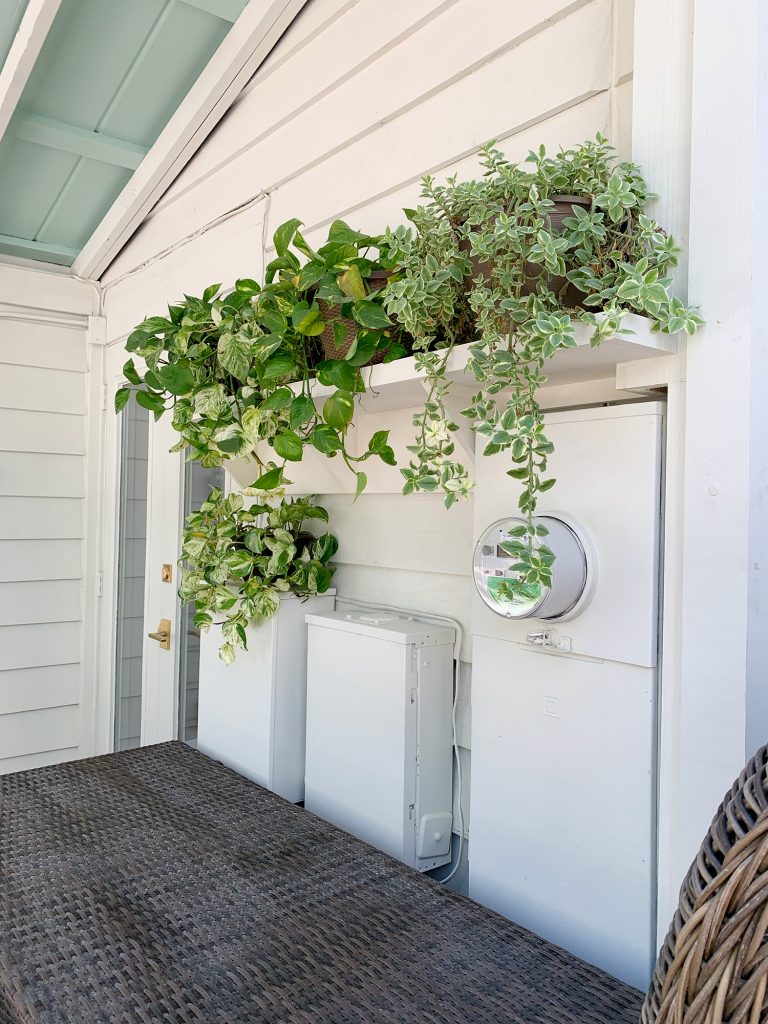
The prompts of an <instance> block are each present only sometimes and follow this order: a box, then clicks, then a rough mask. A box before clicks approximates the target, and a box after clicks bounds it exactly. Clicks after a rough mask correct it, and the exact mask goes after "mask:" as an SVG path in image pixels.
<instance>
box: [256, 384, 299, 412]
mask: <svg viewBox="0 0 768 1024" xmlns="http://www.w3.org/2000/svg"><path fill="white" fill-rule="evenodd" d="M292 401H293V392H292V391H291V389H290V388H287V387H283V388H277V390H276V391H273V392H272V394H270V395H267V397H266V398H265V399H264V401H263V402H262V403H261V408H262V409H267V410H271V411H273V412H279V411H280V410H281V409H284V408H285V407H286V405H290V403H291V402H292Z"/></svg>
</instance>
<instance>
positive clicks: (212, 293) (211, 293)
mask: <svg viewBox="0 0 768 1024" xmlns="http://www.w3.org/2000/svg"><path fill="white" fill-rule="evenodd" d="M220 289H221V285H220V284H210V285H208V287H207V288H206V289H205V291H204V292H203V302H211V301H212V299H214V298H216V296H217V295H218V294H219V290H220Z"/></svg>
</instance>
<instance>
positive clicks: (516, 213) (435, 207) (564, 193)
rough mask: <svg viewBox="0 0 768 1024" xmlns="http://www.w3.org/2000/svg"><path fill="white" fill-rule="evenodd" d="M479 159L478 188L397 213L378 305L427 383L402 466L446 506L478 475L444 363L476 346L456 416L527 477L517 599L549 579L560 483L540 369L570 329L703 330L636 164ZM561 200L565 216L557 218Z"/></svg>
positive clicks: (601, 144) (597, 144) (441, 191)
mask: <svg viewBox="0 0 768 1024" xmlns="http://www.w3.org/2000/svg"><path fill="white" fill-rule="evenodd" d="M482 164H483V167H484V171H485V173H484V176H483V178H482V180H479V181H465V182H461V181H458V180H457V179H456V178H451V179H449V180H448V182H447V183H446V184H444V185H439V184H437V183H435V182H434V181H433V179H432V178H429V177H428V178H425V179H424V182H423V191H422V195H423V197H424V198H425V200H426V202H425V204H424V205H423V206H420V207H419V208H418V209H417V210H407V211H406V215H407V216H408V218H409V219H410V221H411V223H412V227H408V228H406V227H404V226H400V227H397V228H395V229H392V230H389V231H388V232H387V233H386V236H385V245H386V246H388V247H389V259H390V260H391V261H392V263H393V264H395V265H397V266H398V268H399V273H398V276H397V278H396V279H393V280H392V281H391V282H390V284H389V286H388V288H387V293H386V295H385V307H386V309H387V311H388V312H389V313H390V315H391V316H393V317H394V318H396V319H397V320H398V321H399V322H400V323H401V324H402V325H403V327H404V328H405V330H406V331H408V332H409V333H410V334H411V335H412V336H413V339H414V343H413V344H414V349H415V351H416V352H417V355H416V360H417V364H418V365H419V366H420V367H421V368H422V369H423V370H424V372H425V374H426V377H427V383H428V398H427V401H426V403H425V406H424V408H423V409H422V410H419V412H418V413H417V414H416V415H415V417H414V425H415V427H416V431H417V435H416V441H415V444H414V445H413V446H412V447H411V453H412V459H411V462H410V465H409V466H408V467H407V468H405V469H403V470H402V473H403V475H404V477H405V491H406V493H407V492H410V491H436V490H442V491H443V492H444V494H445V502H446V505H447V506H449V507H450V505H451V504H453V502H455V501H456V500H457V499H458V498H460V497H464V496H466V495H467V494H469V493H470V490H471V487H472V481H471V478H470V474H469V472H468V470H467V469H466V468H465V467H464V466H463V465H462V464H461V462H459V461H458V460H457V458H456V450H455V446H454V442H453V435H454V433H455V431H456V430H457V429H458V425H457V422H456V418H457V414H455V413H453V412H452V403H451V402H450V401H449V395H450V380H449V378H448V376H447V369H448V363H449V360H450V358H451V353H452V350H453V349H454V347H455V346H456V344H458V343H459V342H463V341H469V342H471V347H470V350H469V361H468V370H469V372H470V373H471V375H472V376H473V377H474V379H475V381H476V382H477V385H478V390H477V392H476V393H475V395H474V396H473V398H472V400H471V402H470V403H469V405H468V406H467V408H466V409H464V410H463V411H462V413H461V415H463V416H464V417H466V418H467V419H468V420H469V421H470V422H471V425H472V427H473V429H474V430H475V431H476V433H477V434H478V435H479V438H480V440H481V442H482V445H483V449H484V452H485V454H486V455H493V454H495V453H497V452H507V453H509V456H510V457H511V460H512V463H513V466H512V468H511V469H510V470H509V475H510V476H511V477H513V478H515V479H517V480H519V481H520V483H521V491H520V497H519V505H520V509H521V510H522V512H523V513H524V514H525V517H526V523H527V525H526V527H525V529H524V530H522V531H521V535H520V537H519V538H516V539H515V541H514V551H511V552H510V554H513V555H514V557H515V558H516V564H515V567H514V568H515V571H516V577H515V580H514V585H515V586H517V587H518V588H520V592H521V593H523V590H524V588H525V587H529V586H549V585H550V584H551V580H552V564H553V558H552V556H551V552H550V551H549V550H548V549H547V548H546V545H544V544H543V543H542V540H541V528H539V532H538V533H537V529H536V523H535V513H536V508H537V502H538V499H539V496H540V495H541V494H542V493H544V492H545V491H547V490H549V489H550V488H551V487H552V486H553V485H554V483H555V481H554V480H553V479H552V478H551V477H549V476H548V475H547V461H548V458H549V456H550V455H551V453H552V450H553V446H552V444H551V442H550V441H549V440H548V439H547V437H546V435H545V428H544V421H543V416H542V412H541V408H540V406H539V403H538V400H537V393H538V390H539V388H540V387H541V386H542V385H543V384H544V383H545V382H546V379H547V377H546V373H545V370H544V367H545V364H546V362H547V361H548V360H549V359H551V358H552V356H554V355H555V353H556V352H557V351H558V350H559V349H563V348H570V347H573V346H575V345H576V343H577V341H576V327H577V325H579V324H583V325H586V327H587V328H588V330H589V333H590V340H591V344H592V345H593V346H596V345H599V344H600V343H601V342H602V341H603V339H604V338H606V337H609V336H610V335H613V334H616V333H621V332H622V331H623V330H624V328H623V327H622V321H623V320H624V318H625V316H626V315H627V314H628V313H639V314H642V315H643V316H646V317H648V318H649V319H650V320H651V321H652V326H653V329H654V330H659V331H664V332H667V333H676V332H678V331H685V332H687V333H688V334H693V333H694V331H695V330H696V329H697V327H698V326H699V325H700V324H701V323H702V322H703V321H702V320H701V318H700V317H699V315H698V313H697V312H696V311H695V310H693V309H689V308H687V307H686V306H685V305H684V304H683V303H682V302H681V301H680V300H679V299H678V298H676V297H675V296H674V295H673V294H672V292H671V279H670V277H669V270H670V268H672V267H674V266H675V263H676V262H677V254H678V248H677V246H676V245H675V242H674V240H673V239H672V238H671V237H670V236H669V235H668V234H667V233H666V232H665V231H664V230H663V229H662V228H661V227H659V225H658V224H657V223H656V222H655V221H654V220H652V219H651V218H650V217H649V216H648V215H647V213H646V212H645V209H646V204H647V202H648V200H649V199H651V198H653V197H652V196H650V195H649V193H648V189H647V187H646V185H645V182H644V181H643V179H642V177H641V176H640V174H639V172H638V168H637V167H636V166H635V165H634V164H631V163H618V162H617V160H616V159H615V157H614V154H613V150H612V148H611V147H610V146H609V145H608V143H607V141H606V140H605V139H604V138H602V137H601V136H599V135H598V136H597V138H596V140H595V141H591V142H587V143H585V144H584V145H582V146H578V147H576V148H575V149H570V150H566V151H561V152H560V153H558V154H557V155H556V156H553V157H550V156H548V155H547V153H546V151H545V149H544V147H542V148H541V149H539V150H538V151H537V152H535V153H531V154H530V155H529V157H528V161H527V164H528V166H519V165H516V164H512V163H510V162H509V161H507V160H506V159H505V158H504V156H503V155H502V154H501V153H500V152H499V151H498V150H497V149H495V148H494V146H493V144H489V145H488V146H486V147H484V149H483V151H482ZM557 197H563V198H562V199H561V204H562V207H564V208H565V209H566V210H567V211H568V213H569V214H570V215H569V216H564V217H563V216H562V214H561V215H560V219H557V218H553V216H552V214H553V210H555V201H554V200H555V198H557ZM570 200H573V202H571V201H570Z"/></svg>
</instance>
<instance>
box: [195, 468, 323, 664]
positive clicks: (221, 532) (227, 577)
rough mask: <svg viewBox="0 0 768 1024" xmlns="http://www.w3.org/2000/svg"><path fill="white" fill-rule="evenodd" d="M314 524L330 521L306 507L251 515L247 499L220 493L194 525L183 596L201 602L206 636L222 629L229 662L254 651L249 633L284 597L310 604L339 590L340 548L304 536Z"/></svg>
mask: <svg viewBox="0 0 768 1024" xmlns="http://www.w3.org/2000/svg"><path fill="white" fill-rule="evenodd" d="M272 472H276V471H274V470H273V471H272ZM309 519H318V520H321V521H322V522H327V521H328V513H327V512H326V510H325V509H324V508H321V507H320V506H318V505H313V504H311V502H309V501H307V500H306V499H297V500H295V501H290V500H287V501H283V502H280V503H278V504H276V505H274V506H269V505H255V506H253V507H251V508H248V509H246V508H244V507H243V499H242V497H241V495H239V494H230V495H229V496H228V497H225V496H224V494H223V493H222V492H221V490H219V489H218V488H214V489H213V490H212V491H211V493H210V494H209V495H208V498H207V500H206V501H205V502H204V503H203V505H202V506H201V508H200V510H199V511H197V512H193V513H191V515H189V516H188V517H187V524H186V528H185V530H184V538H183V546H182V559H183V560H182V562H181V563H180V565H181V582H180V585H179V596H180V597H181V599H182V601H184V602H189V601H191V602H194V604H195V617H194V622H195V626H196V627H197V628H198V629H209V628H210V626H211V625H212V624H213V623H214V622H217V623H220V624H221V628H222V636H223V639H224V643H223V645H222V646H221V648H220V649H219V656H220V657H221V658H222V660H223V661H225V662H227V663H230V662H231V661H233V660H234V658H235V651H236V649H237V648H241V649H242V650H247V646H248V644H247V633H246V629H247V627H248V625H249V624H250V623H252V622H258V621H260V620H261V619H267V618H269V617H270V616H271V615H274V614H275V612H276V611H277V609H278V607H279V601H280V594H281V593H292V594H296V595H298V596H299V597H309V596H311V595H313V594H322V593H324V592H325V591H326V590H327V589H328V588H329V586H330V585H331V580H332V578H333V571H334V570H333V568H332V567H331V566H329V565H328V562H329V561H330V559H331V558H332V557H333V556H334V554H335V553H336V551H337V549H338V543H337V541H336V538H335V537H334V536H333V534H330V533H324V534H322V535H321V536H319V537H314V536H312V535H311V534H309V533H307V532H306V531H304V530H303V524H304V523H305V522H306V521H307V520H309Z"/></svg>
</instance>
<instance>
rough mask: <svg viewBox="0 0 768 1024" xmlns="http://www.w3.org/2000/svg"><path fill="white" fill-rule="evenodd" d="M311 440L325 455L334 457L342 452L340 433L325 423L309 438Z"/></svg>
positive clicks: (317, 427)
mask: <svg viewBox="0 0 768 1024" xmlns="http://www.w3.org/2000/svg"><path fill="white" fill-rule="evenodd" d="M309 440H310V441H311V443H312V444H313V445H314V447H315V448H317V450H318V451H319V452H322V454H323V455H332V454H333V453H334V452H338V451H341V447H342V445H341V440H340V438H339V435H338V433H337V432H336V431H335V430H334V429H333V427H329V426H328V425H327V424H325V423H319V424H318V425H317V426H316V427H315V429H314V430H313V431H312V433H311V434H310V436H309Z"/></svg>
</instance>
